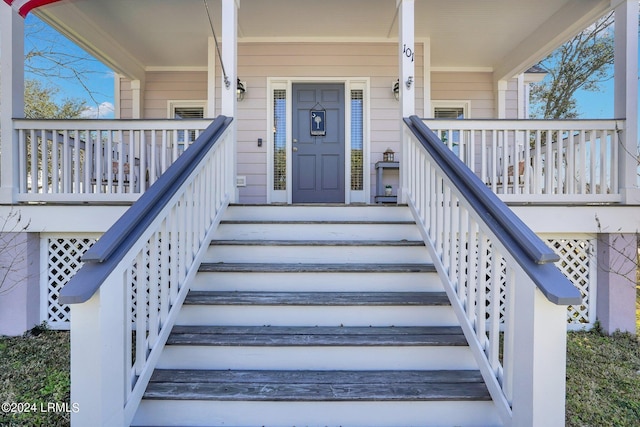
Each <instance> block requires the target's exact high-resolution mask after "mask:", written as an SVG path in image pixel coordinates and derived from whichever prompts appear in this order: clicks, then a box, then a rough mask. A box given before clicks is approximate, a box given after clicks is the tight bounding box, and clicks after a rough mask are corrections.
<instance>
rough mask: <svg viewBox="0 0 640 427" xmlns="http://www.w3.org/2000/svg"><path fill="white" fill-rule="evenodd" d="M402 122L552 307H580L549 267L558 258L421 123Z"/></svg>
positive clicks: (570, 287) (564, 280) (563, 280)
mask: <svg viewBox="0 0 640 427" xmlns="http://www.w3.org/2000/svg"><path fill="white" fill-rule="evenodd" d="M404 122H405V124H406V125H407V126H408V127H409V129H410V130H411V131H412V133H413V134H414V135H415V137H416V138H417V140H418V141H420V143H421V144H422V146H423V147H424V148H425V150H427V152H428V153H429V154H430V155H431V157H432V158H433V159H434V161H435V162H436V163H437V164H438V165H439V166H440V167H441V168H442V170H443V172H444V173H445V174H446V175H447V177H448V178H449V179H450V180H451V182H452V183H453V185H454V186H455V187H456V188H457V189H458V190H459V191H460V193H461V194H462V195H463V197H465V198H466V199H467V200H468V201H469V203H470V205H471V206H473V207H474V210H475V211H476V212H477V213H478V215H479V216H480V217H481V218H482V219H483V220H484V221H485V222H486V224H487V226H488V227H489V228H490V229H491V230H492V231H493V233H495V235H496V236H497V237H498V239H499V240H500V242H502V244H503V245H504V246H505V248H506V249H507V250H508V251H509V253H510V254H511V255H512V256H513V257H514V259H515V260H516V261H517V262H518V264H520V266H521V267H522V268H523V269H524V270H525V272H526V273H527V274H528V275H529V276H530V277H531V279H532V280H533V282H534V283H535V284H536V286H537V287H538V288H539V289H540V290H541V291H542V293H543V294H544V295H545V296H546V298H547V299H548V300H549V301H551V302H553V303H555V304H561V305H571V304H580V303H581V302H582V296H581V295H580V292H579V291H578V289H576V288H575V286H573V284H571V282H570V281H569V280H568V279H567V278H566V277H565V276H564V275H563V274H562V273H561V272H560V271H559V270H558V269H557V268H556V267H555V265H553V264H551V263H553V262H556V261H558V260H559V259H560V258H559V256H558V255H557V254H556V253H555V252H553V251H552V250H551V249H550V248H549V247H548V246H547V245H546V244H545V243H544V242H543V241H542V240H541V239H540V238H539V237H538V236H537V235H536V234H535V233H534V232H533V231H532V230H531V229H530V228H529V227H528V226H527V225H526V224H525V223H524V222H522V220H521V219H520V218H519V217H518V216H517V215H516V214H514V213H513V211H512V210H511V209H509V207H508V206H507V205H506V204H505V203H504V202H502V201H501V200H500V199H499V198H498V196H497V195H496V194H495V193H493V191H491V190H490V189H489V188H487V186H486V185H485V184H484V183H483V182H482V181H481V180H480V178H478V177H477V176H476V175H475V174H474V173H473V171H471V169H469V168H468V167H467V166H466V165H465V164H464V163H463V162H462V161H461V160H460V159H459V158H458V157H457V156H456V155H455V154H454V153H453V152H452V151H451V150H450V149H449V148H448V147H447V146H446V145H445V144H444V143H443V142H442V140H440V138H438V137H437V135H436V134H435V133H434V132H433V131H432V130H431V129H429V127H428V126H427V125H426V124H424V122H423V121H422V119H420V118H419V117H418V116H411V117H409V118H405V119H404Z"/></svg>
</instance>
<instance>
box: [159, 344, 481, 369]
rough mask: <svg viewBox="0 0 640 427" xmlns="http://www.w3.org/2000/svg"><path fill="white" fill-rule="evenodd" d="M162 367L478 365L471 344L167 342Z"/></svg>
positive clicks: (271, 367) (161, 360)
mask: <svg viewBox="0 0 640 427" xmlns="http://www.w3.org/2000/svg"><path fill="white" fill-rule="evenodd" d="M157 367H158V368H159V369H222V370H224V369H252V370H255V369H258V370H260V369H284V370H298V369H304V370H376V369H381V370H393V369H432V370H438V369H478V366H477V364H476V362H475V360H474V358H473V355H472V354H471V350H470V349H469V348H468V347H447V346H436V347H419V346H404V347H378V346H360V347H333V346H330V347H264V346H261V347H241V346H233V347H230V346H225V347H218V346H188V345H185V346H182V345H170V346H166V347H165V349H164V352H163V353H162V356H161V357H160V361H159V363H158V366H157Z"/></svg>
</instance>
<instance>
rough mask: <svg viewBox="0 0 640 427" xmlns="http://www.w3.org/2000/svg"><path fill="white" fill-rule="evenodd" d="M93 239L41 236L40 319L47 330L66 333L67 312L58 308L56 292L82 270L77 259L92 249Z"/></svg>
mask: <svg viewBox="0 0 640 427" xmlns="http://www.w3.org/2000/svg"><path fill="white" fill-rule="evenodd" d="M97 238H98V236H97V235H86V234H83V235H73V236H72V235H56V236H50V235H43V236H42V238H41V243H40V245H41V246H40V253H41V266H42V268H41V269H40V271H41V272H42V273H41V276H40V289H41V295H40V301H41V303H40V318H41V320H42V321H46V322H47V324H48V325H49V327H50V328H51V329H69V327H70V309H69V306H68V305H64V304H60V303H59V301H58V296H59V294H60V290H61V289H62V288H63V287H64V285H66V284H67V282H68V281H69V279H71V277H72V276H73V275H74V274H75V273H76V272H77V271H78V270H79V269H80V267H82V261H80V258H81V257H82V255H83V254H84V253H85V252H86V251H87V250H88V249H89V248H90V247H91V245H93V244H94V243H95V242H96V240H97Z"/></svg>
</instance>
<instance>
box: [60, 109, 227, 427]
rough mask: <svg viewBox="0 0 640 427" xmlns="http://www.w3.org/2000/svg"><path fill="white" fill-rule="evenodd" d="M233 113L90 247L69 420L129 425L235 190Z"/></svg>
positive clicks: (71, 286)
mask: <svg viewBox="0 0 640 427" xmlns="http://www.w3.org/2000/svg"><path fill="white" fill-rule="evenodd" d="M230 123H231V119H230V118H226V117H219V118H217V119H216V120H215V121H214V122H213V123H212V124H211V126H209V127H208V128H207V129H206V130H205V131H204V132H203V133H202V134H201V135H200V137H199V138H198V139H197V140H196V142H195V143H194V144H193V146H192V148H190V149H189V150H187V151H185V153H184V154H183V155H182V156H180V157H179V158H178V160H177V161H176V162H175V163H173V164H172V165H171V166H170V167H169V169H168V170H167V171H166V172H165V173H164V174H163V175H162V176H160V178H159V179H158V180H157V182H156V183H155V184H154V185H152V186H151V188H150V189H149V190H148V191H147V192H145V193H144V194H143V195H142V196H141V197H140V199H139V200H138V201H137V202H136V203H134V204H133V206H131V208H130V209H129V210H128V211H127V212H126V213H125V214H124V215H123V216H122V217H121V218H120V219H119V220H118V221H117V222H116V223H115V224H114V225H113V226H112V227H111V228H110V229H109V230H108V231H107V232H106V233H105V234H104V235H103V236H102V237H101V238H100V239H99V240H98V241H97V242H96V244H95V245H93V246H92V247H91V249H89V251H87V252H86V253H85V255H84V256H83V258H82V260H83V261H84V262H85V265H84V266H83V267H82V268H81V269H80V271H78V273H76V275H75V276H74V277H73V278H72V279H71V281H70V282H69V283H68V284H67V285H66V286H65V287H64V288H63V289H62V291H61V293H60V302H61V303H63V304H73V305H72V306H71V400H72V401H73V402H74V403H77V404H78V406H79V408H80V410H79V411H78V412H76V413H72V414H71V421H72V425H78V426H123V425H129V424H130V423H131V420H132V419H133V416H134V414H135V411H136V410H137V408H138V405H139V403H140V400H141V398H142V395H143V393H144V390H145V388H146V385H147V383H148V381H149V378H150V376H151V373H152V372H153V369H154V367H155V365H156V363H157V361H158V359H159V356H160V352H161V350H162V347H163V346H164V343H165V342H166V340H167V337H168V335H169V332H170V331H171V328H172V326H173V324H174V323H175V319H176V317H177V315H178V311H179V310H180V307H181V305H182V302H183V301H184V298H185V296H186V293H187V292H188V290H189V286H190V283H191V280H192V279H193V277H195V274H196V272H197V269H198V266H199V264H200V260H201V258H202V256H203V255H204V253H205V252H206V249H207V245H208V242H209V240H210V239H211V235H212V233H213V232H214V231H215V229H216V228H217V225H218V224H219V221H220V218H221V217H222V215H223V213H224V211H225V209H226V207H227V206H228V203H229V202H230V200H233V197H234V195H233V192H234V191H235V185H234V179H233V176H232V175H233V174H232V172H233V167H232V165H233V161H232V158H233V152H234V149H235V147H234V141H233V139H232V138H233V132H232V131H231V130H232V128H231V126H230Z"/></svg>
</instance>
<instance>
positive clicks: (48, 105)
mask: <svg viewBox="0 0 640 427" xmlns="http://www.w3.org/2000/svg"><path fill="white" fill-rule="evenodd" d="M57 93H58V89H57V88H53V87H45V86H44V85H43V84H42V83H41V82H40V81H38V80H26V81H25V87H24V114H25V117H26V118H28V119H77V118H79V117H80V115H81V113H82V112H83V111H85V110H86V109H87V104H86V102H85V101H83V100H72V99H65V100H63V101H62V102H61V103H56V102H54V100H53V97H54V95H55V94H57Z"/></svg>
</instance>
